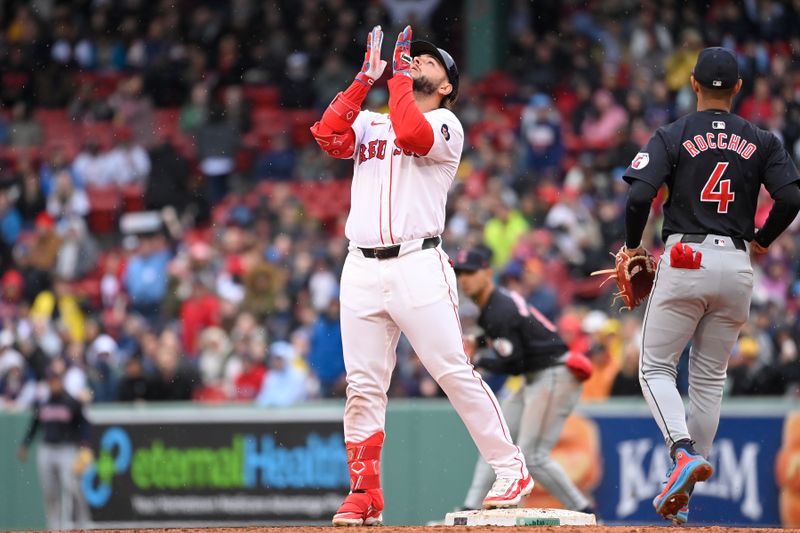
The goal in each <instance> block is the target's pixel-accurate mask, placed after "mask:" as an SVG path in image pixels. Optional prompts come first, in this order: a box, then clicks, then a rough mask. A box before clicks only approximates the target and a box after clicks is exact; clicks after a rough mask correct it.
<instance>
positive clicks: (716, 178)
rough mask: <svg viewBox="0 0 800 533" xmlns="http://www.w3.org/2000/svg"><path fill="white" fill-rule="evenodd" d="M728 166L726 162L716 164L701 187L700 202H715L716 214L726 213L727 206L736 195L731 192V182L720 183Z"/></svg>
mask: <svg viewBox="0 0 800 533" xmlns="http://www.w3.org/2000/svg"><path fill="white" fill-rule="evenodd" d="M728 164H729V163H727V162H724V163H717V166H716V167H714V171H713V172H712V173H711V176H709V177H708V181H707V182H706V184H705V186H703V192H702V193H700V200H702V201H703V202H717V213H727V212H728V204H729V203H731V202H733V199H734V197H735V196H736V193H734V192H732V191H731V180H722V181H720V180H721V179H722V175H723V174H724V173H725V169H726V168H728ZM717 185H719V190H717Z"/></svg>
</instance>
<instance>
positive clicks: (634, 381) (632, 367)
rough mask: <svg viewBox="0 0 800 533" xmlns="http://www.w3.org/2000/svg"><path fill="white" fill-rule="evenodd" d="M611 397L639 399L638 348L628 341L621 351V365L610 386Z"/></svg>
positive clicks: (640, 393) (640, 391)
mask: <svg viewBox="0 0 800 533" xmlns="http://www.w3.org/2000/svg"><path fill="white" fill-rule="evenodd" d="M611 396H635V397H636V398H641V396H642V385H641V384H640V383H639V346H638V344H636V343H635V342H632V341H629V342H628V343H627V344H625V348H624V349H623V351H622V365H621V366H620V369H619V372H617V375H616V377H615V378H614V383H613V384H612V385H611Z"/></svg>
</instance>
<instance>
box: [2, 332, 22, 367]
mask: <svg viewBox="0 0 800 533" xmlns="http://www.w3.org/2000/svg"><path fill="white" fill-rule="evenodd" d="M15 340H16V339H15V336H14V332H13V331H11V330H9V329H3V330H2V331H0V378H2V377H3V376H4V375H5V374H6V372H8V370H9V369H10V368H11V367H14V366H18V367H24V366H25V358H24V357H22V354H21V353H19V352H18V351H17V350H16V349H15V348H14V343H15Z"/></svg>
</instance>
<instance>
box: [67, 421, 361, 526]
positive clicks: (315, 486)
mask: <svg viewBox="0 0 800 533" xmlns="http://www.w3.org/2000/svg"><path fill="white" fill-rule="evenodd" d="M101 418H102V417H101ZM186 418H188V419H189V420H186V421H177V420H176V421H170V422H169V423H165V422H163V421H154V422H145V421H142V420H139V421H136V423H129V422H125V423H123V422H121V421H116V422H113V421H108V422H102V421H96V422H95V427H94V438H95V440H96V442H95V443H94V448H95V450H97V461H96V462H95V464H94V465H93V466H92V467H91V468H90V469H88V470H87V471H86V472H85V474H84V476H83V477H82V479H81V484H82V490H83V493H84V495H85V497H86V502H87V503H88V505H89V508H90V511H91V515H92V520H93V521H94V525H95V527H115V526H116V527H124V526H125V525H133V524H136V525H137V526H141V525H144V524H148V523H152V524H158V525H160V526H164V525H167V524H170V523H180V524H181V525H184V526H185V525H187V524H188V523H198V524H199V523H202V524H244V523H254V524H256V523H257V524H261V525H265V524H270V523H280V524H292V523H303V524H310V523H315V522H319V523H323V522H324V523H328V522H329V520H330V517H331V515H332V514H333V513H334V512H335V511H336V509H337V508H338V506H339V504H341V500H342V495H343V494H346V492H347V490H348V488H349V477H348V473H347V467H346V451H345V447H344V442H343V441H344V439H343V436H342V423H341V420H338V421H336V420H330V421H327V420H325V417H324V416H323V417H316V419H309V417H302V419H296V420H266V421H246V420H243V421H235V420H232V421H224V420H216V421H214V422H213V423H209V422H208V421H206V422H200V421H198V420H192V419H195V418H196V417H194V416H190V417H186ZM234 418H235V417H234ZM320 418H322V419H320Z"/></svg>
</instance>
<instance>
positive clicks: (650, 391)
mask: <svg viewBox="0 0 800 533" xmlns="http://www.w3.org/2000/svg"><path fill="white" fill-rule="evenodd" d="M681 237H682V235H681V234H675V235H670V237H669V238H668V239H667V246H666V249H665V250H664V255H663V256H662V259H661V261H659V264H658V268H657V270H656V277H655V281H654V283H653V291H652V292H651V293H650V298H649V302H648V303H647V309H646V311H645V314H644V322H643V325H642V350H641V364H640V365H639V381H640V382H641V384H642V392H643V393H644V397H645V399H646V400H647V404H648V405H649V406H650V411H651V412H652V413H653V417H654V418H655V420H656V422H657V423H658V427H659V428H661V432H662V433H663V434H664V440H665V441H666V444H667V446H669V447H671V446H672V444H673V443H675V442H676V441H679V440H681V439H692V440H694V441H695V449H696V450H697V451H698V452H699V453H700V454H702V455H703V456H705V457H707V456H708V453H709V452H710V451H711V443H712V442H713V441H714V436H715V435H716V433H717V427H718V425H719V412H720V404H721V403H722V389H723V386H724V385H725V376H726V371H727V369H728V358H729V356H730V354H731V351H732V350H733V346H734V344H735V343H736V340H737V339H738V336H739V331H740V330H741V328H742V326H743V325H744V324H745V322H746V321H747V318H748V315H749V313H750V297H751V295H752V289H753V268H752V266H751V265H750V255H749V244H748V245H747V248H748V251H742V250H737V249H736V248H735V247H734V244H733V241H732V240H731V239H730V237H725V236H720V235H708V236H707V237H706V238H705V240H704V242H702V243H692V244H690V246H691V247H692V249H693V250H696V251H700V252H702V254H703V259H702V263H701V267H700V268H699V269H696V270H691V269H682V268H674V267H672V266H670V264H669V257H670V250H671V249H672V246H673V245H674V244H675V243H676V242H678V241H679V240H680V239H681ZM690 340H691V341H692V348H691V352H690V355H689V411H688V420H687V413H686V410H685V408H684V405H683V400H682V399H681V396H680V393H679V392H678V389H677V388H676V386H675V378H676V375H677V370H676V368H677V365H678V360H679V359H680V356H681V353H682V352H683V350H684V348H685V347H686V344H687V343H688V342H689V341H690Z"/></svg>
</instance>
